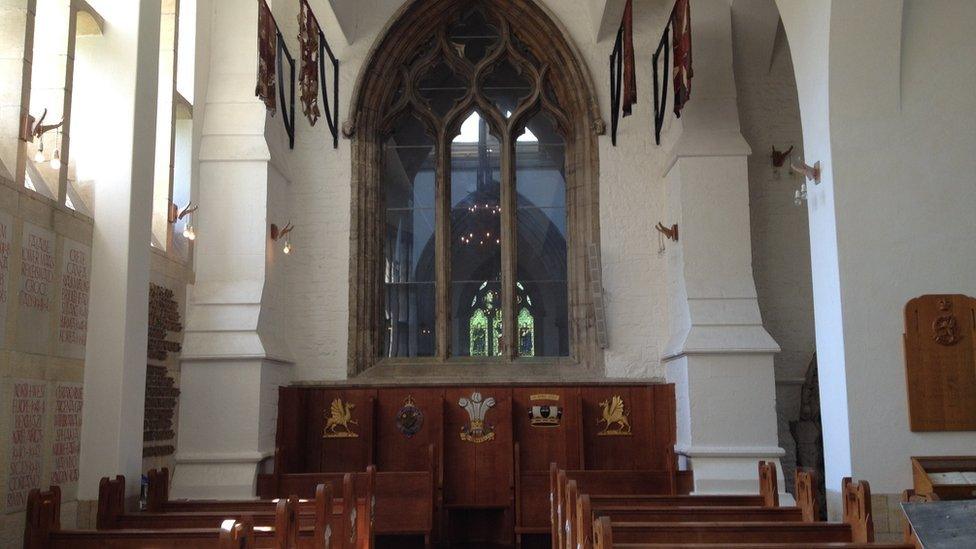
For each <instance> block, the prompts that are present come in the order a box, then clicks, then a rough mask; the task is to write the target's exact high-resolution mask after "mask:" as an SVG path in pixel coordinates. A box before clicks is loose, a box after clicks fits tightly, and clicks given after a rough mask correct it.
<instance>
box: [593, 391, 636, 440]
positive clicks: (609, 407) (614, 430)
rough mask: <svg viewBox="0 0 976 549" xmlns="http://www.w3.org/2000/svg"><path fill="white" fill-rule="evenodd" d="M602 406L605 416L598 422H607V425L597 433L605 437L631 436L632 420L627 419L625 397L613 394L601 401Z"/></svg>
mask: <svg viewBox="0 0 976 549" xmlns="http://www.w3.org/2000/svg"><path fill="white" fill-rule="evenodd" d="M600 408H602V413H603V417H601V418H600V419H599V420H597V422H596V424H597V425H599V424H601V423H605V424H606V426H605V427H604V428H603V430H602V431H600V432H599V433H597V435H599V436H603V437H612V436H630V421H628V420H627V411H626V410H625V409H624V399H622V398H620V396H619V395H613V397H611V398H610V400H604V401H603V402H601V403H600ZM614 426H616V427H614Z"/></svg>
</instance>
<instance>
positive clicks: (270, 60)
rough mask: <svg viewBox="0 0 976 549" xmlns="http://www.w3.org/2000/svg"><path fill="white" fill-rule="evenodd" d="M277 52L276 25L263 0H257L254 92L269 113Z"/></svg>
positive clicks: (272, 112) (273, 97)
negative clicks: (256, 81)
mask: <svg viewBox="0 0 976 549" xmlns="http://www.w3.org/2000/svg"><path fill="white" fill-rule="evenodd" d="M277 53H278V27H277V25H276V24H275V20H274V15H272V14H271V8H269V7H268V3H267V2H266V1H265V0H258V84H257V88H256V89H255V91H254V94H255V95H256V96H258V97H259V98H260V99H261V101H262V102H264V105H265V107H267V109H268V111H270V112H271V114H274V113H275V112H276V111H277V106H276V103H275V69H276V66H275V58H276V56H277Z"/></svg>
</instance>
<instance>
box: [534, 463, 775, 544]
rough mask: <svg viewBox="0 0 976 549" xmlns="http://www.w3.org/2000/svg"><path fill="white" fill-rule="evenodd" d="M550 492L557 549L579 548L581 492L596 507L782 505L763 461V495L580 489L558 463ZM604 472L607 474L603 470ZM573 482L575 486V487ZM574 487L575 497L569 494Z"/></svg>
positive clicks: (592, 486)
mask: <svg viewBox="0 0 976 549" xmlns="http://www.w3.org/2000/svg"><path fill="white" fill-rule="evenodd" d="M549 470H550V483H551V484H550V493H551V494H552V496H551V498H552V501H553V505H551V511H550V512H551V517H552V540H553V547H554V548H563V547H572V548H574V549H575V548H576V532H577V530H578V528H576V527H575V526H574V523H575V517H576V509H575V503H576V498H577V496H578V494H579V492H580V491H583V492H586V493H587V495H589V497H590V501H591V503H592V504H594V505H601V506H602V505H628V506H657V507H664V506H686V507H687V506H691V507H713V506H721V507H735V506H753V507H760V506H765V507H777V506H778V505H779V495H778V489H777V483H776V468H775V465H774V464H772V463H766V462H759V492H760V493H759V495H701V496H688V495H675V494H670V495H663V494H655V493H654V492H651V493H650V494H640V493H634V492H633V491H632V489H631V490H627V491H626V492H623V493H620V492H614V491H605V490H604V489H605V488H606V486H605V485H603V484H602V483H599V482H597V483H590V482H587V483H586V485H585V487H583V488H582V489H581V488H580V483H579V480H577V479H576V478H574V479H572V480H570V478H569V476H570V474H572V475H573V476H576V474H575V473H577V472H572V473H568V472H567V471H563V470H560V469H558V468H557V467H556V465H555V464H552V465H550V469H549ZM602 473H605V471H603V472H602ZM571 483H572V484H571ZM571 485H572V487H573V488H572V490H573V494H572V495H570V494H569V489H570V486H571Z"/></svg>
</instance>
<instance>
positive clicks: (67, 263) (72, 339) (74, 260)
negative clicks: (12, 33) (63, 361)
mask: <svg viewBox="0 0 976 549" xmlns="http://www.w3.org/2000/svg"><path fill="white" fill-rule="evenodd" d="M90 279H91V248H90V247H88V246H86V245H84V244H82V243H80V242H75V241H74V240H71V239H69V238H65V239H64V247H63V249H62V252H61V310H60V311H59V312H58V339H57V346H58V355H60V356H66V357H69V358H77V359H81V360H83V359H84V358H85V339H86V337H87V335H88V293H89V292H88V289H89V285H90Z"/></svg>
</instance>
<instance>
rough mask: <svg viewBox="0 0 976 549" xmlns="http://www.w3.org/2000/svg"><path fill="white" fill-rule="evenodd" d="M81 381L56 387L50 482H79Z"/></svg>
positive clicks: (61, 483)
mask: <svg viewBox="0 0 976 549" xmlns="http://www.w3.org/2000/svg"><path fill="white" fill-rule="evenodd" d="M81 403H82V385H81V384H80V383H58V384H57V385H55V387H54V425H53V428H54V433H53V442H52V444H53V446H52V448H51V457H52V459H53V464H52V467H53V470H52V471H51V484H57V485H61V486H63V485H66V484H73V483H76V482H78V455H79V452H80V450H81Z"/></svg>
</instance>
